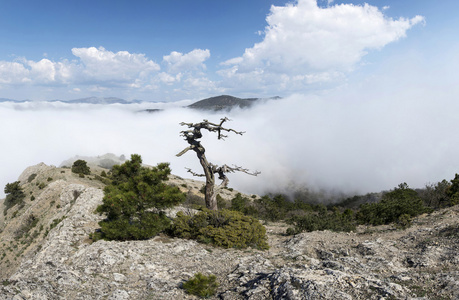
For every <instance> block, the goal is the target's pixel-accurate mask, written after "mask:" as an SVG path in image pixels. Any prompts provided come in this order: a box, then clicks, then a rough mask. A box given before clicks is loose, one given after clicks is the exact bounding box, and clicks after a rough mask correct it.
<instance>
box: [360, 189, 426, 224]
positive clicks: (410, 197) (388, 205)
mask: <svg viewBox="0 0 459 300" xmlns="http://www.w3.org/2000/svg"><path fill="white" fill-rule="evenodd" d="M429 211H430V210H429V209H428V208H427V207H425V206H424V204H423V200H422V199H421V198H420V197H419V196H418V194H417V192H416V191H415V190H413V189H410V188H409V187H408V185H407V184H406V183H402V184H400V185H399V186H398V188H395V189H394V190H393V191H391V192H388V193H386V194H384V195H383V197H382V200H381V201H380V202H377V203H365V204H362V205H361V206H360V210H359V212H358V213H357V216H356V218H357V221H358V222H359V223H361V224H370V225H383V224H390V223H395V222H397V221H398V220H399V218H400V217H401V216H402V215H405V214H406V215H407V216H409V217H415V216H417V215H420V214H423V213H425V212H429ZM403 218H405V219H406V217H403Z"/></svg>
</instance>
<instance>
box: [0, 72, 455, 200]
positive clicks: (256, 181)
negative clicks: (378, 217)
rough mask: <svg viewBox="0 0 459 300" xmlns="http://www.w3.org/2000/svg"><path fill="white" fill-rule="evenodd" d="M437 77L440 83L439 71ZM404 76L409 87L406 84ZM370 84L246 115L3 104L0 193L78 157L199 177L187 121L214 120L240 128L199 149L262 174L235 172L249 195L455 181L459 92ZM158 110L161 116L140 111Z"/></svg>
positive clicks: (233, 181) (177, 108)
mask: <svg viewBox="0 0 459 300" xmlns="http://www.w3.org/2000/svg"><path fill="white" fill-rule="evenodd" d="M433 76H434V75H433ZM402 77H403V78H405V80H403V79H401V78H402ZM402 77H398V78H391V77H387V76H382V77H381V76H377V75H375V76H374V77H373V78H371V79H367V80H365V81H362V82H360V83H359V84H353V85H351V86H342V87H340V88H337V89H335V90H333V91H327V92H322V93H316V94H310V95H302V94H297V95H292V96H289V97H286V98H284V99H281V100H272V101H268V102H266V103H261V104H259V105H257V106H255V107H253V108H250V109H236V110H233V111H231V112H228V113H223V112H219V113H212V112H202V111H195V110H191V109H187V108H183V107H182V106H183V105H186V104H189V103H190V101H182V102H178V103H170V104H165V103H143V104H130V105H118V104H117V105H94V104H93V105H91V104H65V103H60V102H57V103H50V102H28V103H20V104H14V103H6V102H5V103H0V136H1V138H2V145H1V147H0V148H1V153H2V163H1V168H0V186H2V187H3V186H5V184H6V183H8V182H13V181H15V180H17V178H18V176H19V175H20V173H21V172H22V171H23V170H24V169H25V168H26V167H28V166H30V165H35V164H38V163H40V162H44V163H46V164H50V165H56V166H59V165H60V163H61V162H62V161H64V160H66V159H68V158H71V157H73V156H75V155H83V156H97V155H102V154H105V153H114V154H116V155H121V154H124V155H126V157H129V156H130V154H133V153H137V154H140V155H142V158H143V160H144V163H146V164H150V165H155V164H156V163H158V162H170V164H171V168H172V171H173V173H174V174H177V175H179V176H182V177H192V176H191V174H189V173H187V172H186V169H185V167H190V168H192V169H193V171H195V172H200V165H199V163H198V160H197V158H196V155H195V153H193V152H191V151H190V152H188V153H186V154H185V155H183V156H182V157H176V156H175V154H177V153H178V152H180V151H181V150H183V149H184V148H185V147H187V146H188V145H187V143H186V142H185V141H184V140H183V138H182V137H181V136H180V135H179V134H180V131H181V130H184V129H186V127H184V126H180V122H194V123H196V122H200V121H202V120H203V119H208V120H209V121H213V122H218V121H219V119H220V118H222V117H224V116H227V117H229V118H230V119H231V120H232V121H231V122H228V123H225V125H226V126H227V127H230V128H233V129H235V130H238V131H245V134H244V135H242V136H239V135H235V134H231V133H230V134H229V137H228V138H227V139H226V140H225V141H222V140H217V138H216V135H215V134H214V133H206V132H204V137H203V139H202V144H203V145H204V146H205V147H206V150H207V151H206V155H207V158H208V160H209V161H210V162H212V163H215V164H228V165H233V164H235V165H238V166H242V167H244V168H248V169H250V170H252V171H255V170H257V171H260V172H261V174H260V175H259V176H257V177H254V176H249V175H246V174H243V173H235V174H229V179H230V185H229V186H230V187H233V188H235V189H238V190H241V191H243V192H246V193H257V194H264V193H267V192H285V191H292V189H295V188H304V187H307V188H310V189H322V190H328V191H334V192H345V193H348V194H352V193H366V192H378V191H381V190H388V189H391V188H393V187H395V186H397V185H398V184H399V183H402V182H406V183H408V184H409V185H410V186H411V187H414V188H417V187H423V186H424V185H425V184H426V183H430V182H437V181H440V180H442V179H448V180H449V179H452V178H453V177H454V174H455V173H456V172H459V156H458V155H457V153H458V152H459V132H458V131H457V128H458V125H459V124H458V123H459V119H458V117H457V112H458V111H459V102H458V101H456V99H457V97H456V95H458V94H459V93H458V90H457V89H458V88H457V87H454V86H452V85H450V84H449V83H448V82H443V83H442V84H446V85H448V86H449V87H450V88H449V90H448V91H443V92H442V91H441V89H440V88H432V86H429V85H428V84H426V85H419V82H416V85H410V82H411V79H410V78H409V77H407V76H402ZM147 108H161V109H164V110H163V111H161V112H156V113H145V112H139V111H141V110H143V109H147Z"/></svg>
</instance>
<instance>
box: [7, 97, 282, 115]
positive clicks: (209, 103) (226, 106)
mask: <svg viewBox="0 0 459 300" xmlns="http://www.w3.org/2000/svg"><path fill="white" fill-rule="evenodd" d="M277 99H281V97H279V96H276V97H271V98H238V97H234V96H231V95H220V96H215V97H210V98H206V99H202V100H199V101H197V102H194V103H193V104H190V105H188V106H186V107H188V108H192V109H198V110H212V111H220V110H231V109H233V108H249V107H252V106H253V105H254V104H257V103H262V102H264V101H268V100H277ZM2 102H12V103H26V102H35V100H14V99H8V98H0V103H2ZM36 102H45V103H46V102H49V103H56V102H60V103H66V104H97V105H110V104H140V103H161V102H157V101H144V100H137V99H135V100H131V101H128V100H125V99H121V98H118V97H86V98H78V99H73V100H59V99H55V100H44V101H36ZM146 111H147V112H156V111H158V109H150V110H146Z"/></svg>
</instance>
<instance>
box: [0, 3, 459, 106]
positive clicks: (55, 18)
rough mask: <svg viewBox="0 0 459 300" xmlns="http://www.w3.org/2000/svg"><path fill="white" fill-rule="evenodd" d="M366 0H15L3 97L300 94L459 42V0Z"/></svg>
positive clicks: (3, 18) (9, 14)
mask: <svg viewBox="0 0 459 300" xmlns="http://www.w3.org/2000/svg"><path fill="white" fill-rule="evenodd" d="M366 3H368V4H365V2H363V1H330V0H328V1H325V0H317V1H315V0H300V1H285V0H271V1H269V0H253V1H252V0H251V1H230V0H219V1H213V0H198V1H184V0H181V1H179V0H169V1H120V0H116V1H114V0H97V1H87V0H82V1H52V0H44V1H24V0H16V1H12V0H4V1H1V3H0V41H1V44H0V98H11V99H16V100H24V99H30V100H50V99H62V100H70V99H76V98H83V97H89V96H99V97H120V98H125V99H127V100H133V99H141V100H146V101H177V100H182V99H196V100H197V99H202V98H204V97H209V96H214V95H219V94H232V95H236V96H241V97H244V96H248V97H252V96H257V97H258V96H276V95H279V96H288V95H291V94H293V93H305V92H306V93H308V92H311V91H317V90H323V89H328V88H331V87H335V86H339V85H342V84H346V83H347V80H348V79H349V78H348V77H349V76H350V75H351V74H352V73H354V72H363V73H367V74H368V73H371V72H372V67H371V66H372V65H373V64H381V63H382V62H383V60H384V59H385V58H386V57H388V56H391V55H395V54H394V53H397V52H398V53H400V52H403V53H406V52H407V51H420V52H421V53H422V54H424V53H425V54H426V55H431V54H435V53H429V51H432V50H433V49H435V50H434V51H438V50H444V49H445V48H443V47H448V46H454V47H457V39H455V29H456V28H457V25H458V21H457V18H456V15H455V13H454V12H455V11H457V9H458V8H459V4H458V3H457V1H453V0H451V1H424V0H406V1H393V0H384V1H381V0H372V1H366Z"/></svg>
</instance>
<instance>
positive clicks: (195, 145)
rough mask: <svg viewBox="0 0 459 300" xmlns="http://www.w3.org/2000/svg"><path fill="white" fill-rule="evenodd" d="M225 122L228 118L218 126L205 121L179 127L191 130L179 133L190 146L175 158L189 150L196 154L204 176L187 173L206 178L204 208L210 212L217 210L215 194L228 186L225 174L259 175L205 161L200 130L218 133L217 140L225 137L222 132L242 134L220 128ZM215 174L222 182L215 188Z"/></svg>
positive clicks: (189, 170)
mask: <svg viewBox="0 0 459 300" xmlns="http://www.w3.org/2000/svg"><path fill="white" fill-rule="evenodd" d="M226 121H229V119H228V118H222V119H220V124H214V123H210V122H209V121H207V120H204V121H203V122H201V123H184V122H182V123H180V125H182V126H183V125H186V126H188V128H193V129H191V130H183V131H181V132H180V135H182V136H183V137H185V140H186V141H187V142H188V144H189V145H190V146H189V147H187V148H185V149H183V150H182V151H181V152H180V153H178V154H177V156H182V155H183V154H185V153H187V152H188V151H189V150H193V151H194V152H196V154H197V156H198V158H199V162H200V163H201V166H202V168H203V170H204V174H196V173H194V172H193V171H191V169H188V172H190V173H191V174H193V175H194V176H199V177H204V176H205V177H206V194H205V197H206V198H205V199H206V207H207V208H208V209H210V210H218V205H217V193H218V191H219V190H220V189H221V188H224V187H226V186H227V185H228V181H229V180H228V178H227V177H226V175H225V173H228V172H229V173H234V172H235V171H239V172H244V173H246V174H249V175H253V176H257V175H258V174H260V172H257V171H256V172H253V173H252V172H249V170H247V169H244V168H241V167H237V166H235V167H234V168H232V167H229V166H227V165H223V166H220V167H219V166H216V165H213V164H210V163H209V162H208V161H207V158H206V156H205V154H204V152H205V151H206V150H205V149H204V147H203V146H202V145H201V143H200V142H199V139H200V138H202V133H201V129H205V130H208V131H210V132H217V133H218V139H219V140H220V139H223V138H225V137H227V136H226V135H224V134H222V131H226V132H233V133H235V134H239V135H242V134H243V133H244V132H242V131H236V130H234V129H231V128H224V127H222V125H223V123H225V122H226ZM215 173H217V174H218V179H220V180H222V183H221V184H220V186H218V187H216V186H215V175H214V174H215Z"/></svg>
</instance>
